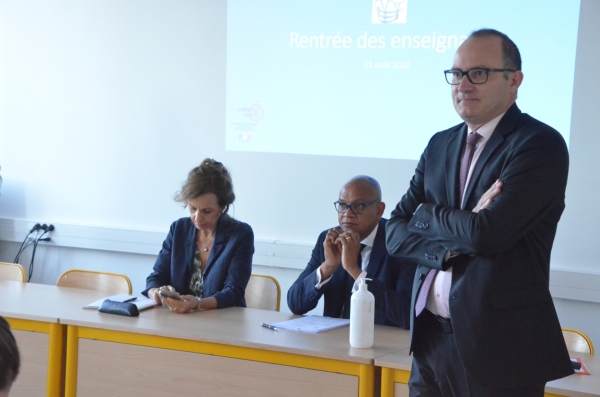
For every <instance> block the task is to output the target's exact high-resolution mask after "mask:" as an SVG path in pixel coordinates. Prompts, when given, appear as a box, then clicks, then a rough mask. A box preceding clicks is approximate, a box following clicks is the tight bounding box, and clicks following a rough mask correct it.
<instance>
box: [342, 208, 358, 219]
mask: <svg viewBox="0 0 600 397" xmlns="http://www.w3.org/2000/svg"><path fill="white" fill-rule="evenodd" d="M343 214H344V216H345V217H346V218H353V217H355V216H356V214H355V213H354V211H352V207H348V208H346V211H344V213H343Z"/></svg>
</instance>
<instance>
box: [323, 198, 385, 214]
mask: <svg viewBox="0 0 600 397" xmlns="http://www.w3.org/2000/svg"><path fill="white" fill-rule="evenodd" d="M378 202H379V201H377V200H375V201H369V202H368V203H354V204H346V203H341V202H339V201H336V202H335V203H333V205H334V206H335V210H336V211H337V212H339V213H340V214H343V213H344V212H346V211H348V208H350V211H352V212H354V214H355V215H360V214H362V213H363V212H364V211H365V208H366V207H368V206H370V205H373V204H375V203H378Z"/></svg>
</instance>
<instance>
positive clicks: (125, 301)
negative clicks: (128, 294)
mask: <svg viewBox="0 0 600 397" xmlns="http://www.w3.org/2000/svg"><path fill="white" fill-rule="evenodd" d="M136 299H137V296H134V297H133V298H129V299H125V300H124V301H123V303H127V302H133V301H134V300H136Z"/></svg>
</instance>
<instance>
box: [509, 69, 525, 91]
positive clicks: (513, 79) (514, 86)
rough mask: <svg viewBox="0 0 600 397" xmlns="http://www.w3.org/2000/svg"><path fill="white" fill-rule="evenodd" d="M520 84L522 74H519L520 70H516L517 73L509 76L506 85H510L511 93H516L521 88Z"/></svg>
mask: <svg viewBox="0 0 600 397" xmlns="http://www.w3.org/2000/svg"><path fill="white" fill-rule="evenodd" d="M522 82H523V72H521V71H520V70H517V71H515V72H513V73H511V76H510V77H509V79H508V83H509V85H510V88H511V91H512V92H517V90H518V89H519V87H520V86H521V83H522Z"/></svg>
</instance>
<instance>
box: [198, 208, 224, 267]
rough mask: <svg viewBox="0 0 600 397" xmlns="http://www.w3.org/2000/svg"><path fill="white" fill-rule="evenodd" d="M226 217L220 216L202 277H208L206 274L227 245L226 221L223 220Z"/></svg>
mask: <svg viewBox="0 0 600 397" xmlns="http://www.w3.org/2000/svg"><path fill="white" fill-rule="evenodd" d="M226 216H227V215H221V218H219V221H218V223H217V232H216V233H215V241H214V242H213V246H212V249H211V250H210V254H209V255H208V263H207V265H206V268H205V269H204V277H206V276H207V275H208V272H209V271H210V269H211V268H212V266H213V264H214V263H215V262H216V261H217V259H218V258H219V256H220V255H221V253H222V252H223V250H224V249H225V245H226V244H227V235H226V233H225V231H224V230H225V229H227V227H226V223H227V220H226V219H225V217H226Z"/></svg>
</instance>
